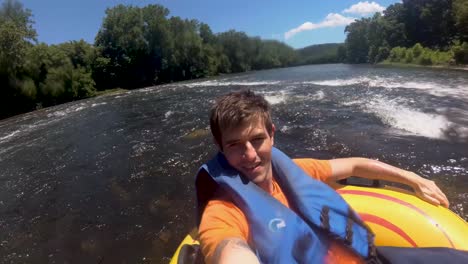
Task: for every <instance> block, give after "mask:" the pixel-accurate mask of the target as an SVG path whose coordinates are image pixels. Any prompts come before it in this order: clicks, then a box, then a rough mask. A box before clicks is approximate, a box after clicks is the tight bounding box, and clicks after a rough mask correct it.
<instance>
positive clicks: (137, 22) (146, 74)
mask: <svg viewBox="0 0 468 264" xmlns="http://www.w3.org/2000/svg"><path fill="white" fill-rule="evenodd" d="M168 14H169V10H168V9H166V8H165V7H162V6H160V5H148V6H145V7H143V8H139V7H134V6H124V5H118V6H115V7H113V8H109V9H107V10H106V17H105V18H104V21H103V24H102V26H101V29H100V30H99V32H98V34H97V36H96V42H95V46H96V47H97V48H98V50H99V51H100V57H103V58H104V59H100V60H99V61H100V62H101V63H102V62H104V61H105V62H106V64H107V67H106V71H101V72H99V74H102V75H101V76H96V79H97V81H98V86H100V87H106V88H108V87H109V88H110V87H125V88H136V87H141V86H148V85H152V84H154V83H156V82H157V81H158V74H159V73H160V72H161V71H163V70H165V69H166V68H167V66H168V65H167V63H168V60H169V57H170V53H169V52H170V50H171V48H170V43H171V40H170V31H169V24H168V21H167V19H166V16H167V15H168Z"/></svg>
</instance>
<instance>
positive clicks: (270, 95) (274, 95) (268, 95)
mask: <svg viewBox="0 0 468 264" xmlns="http://www.w3.org/2000/svg"><path fill="white" fill-rule="evenodd" d="M263 97H264V98H265V100H267V101H268V102H269V103H270V104H271V105H277V104H281V103H285V102H286V100H288V98H289V94H288V93H287V92H286V91H279V92H264V93H263Z"/></svg>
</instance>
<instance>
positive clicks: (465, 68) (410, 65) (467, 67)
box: [377, 61, 468, 71]
mask: <svg viewBox="0 0 468 264" xmlns="http://www.w3.org/2000/svg"><path fill="white" fill-rule="evenodd" d="M377 65H379V66H392V67H402V68H404V67H407V68H433V69H447V70H460V71H468V65H455V66H452V65H421V64H414V63H401V62H387V61H384V62H380V63H377Z"/></svg>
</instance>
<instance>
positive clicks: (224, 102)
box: [210, 90, 272, 148]
mask: <svg viewBox="0 0 468 264" xmlns="http://www.w3.org/2000/svg"><path fill="white" fill-rule="evenodd" d="M254 120H262V121H263V123H264V124H265V128H266V129H267V131H268V134H269V135H270V136H271V133H272V121H271V108H270V104H269V103H268V102H267V100H265V98H263V96H261V95H257V94H255V93H254V92H252V91H250V90H242V91H236V92H231V93H228V94H226V95H223V96H221V97H219V98H218V99H217V100H216V102H215V104H214V105H213V107H212V108H211V115H210V128H211V133H212V134H213V137H214V138H215V140H216V143H218V145H219V147H220V148H222V132H223V131H225V130H226V129H230V128H233V127H235V126H239V125H242V124H243V123H245V122H252V121H254Z"/></svg>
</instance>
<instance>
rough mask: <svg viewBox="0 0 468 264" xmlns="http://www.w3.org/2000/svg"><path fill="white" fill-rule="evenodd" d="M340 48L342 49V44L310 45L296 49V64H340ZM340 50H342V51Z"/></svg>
mask: <svg viewBox="0 0 468 264" xmlns="http://www.w3.org/2000/svg"><path fill="white" fill-rule="evenodd" d="M340 47H343V48H344V44H343V43H326V44H318V45H310V46H307V47H305V48H302V49H297V50H296V53H297V57H298V60H297V61H298V64H299V65H303V64H320V63H337V62H342V61H343V60H342V58H340V57H341V56H339V54H338V50H339V48H340ZM343 48H342V49H343Z"/></svg>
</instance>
